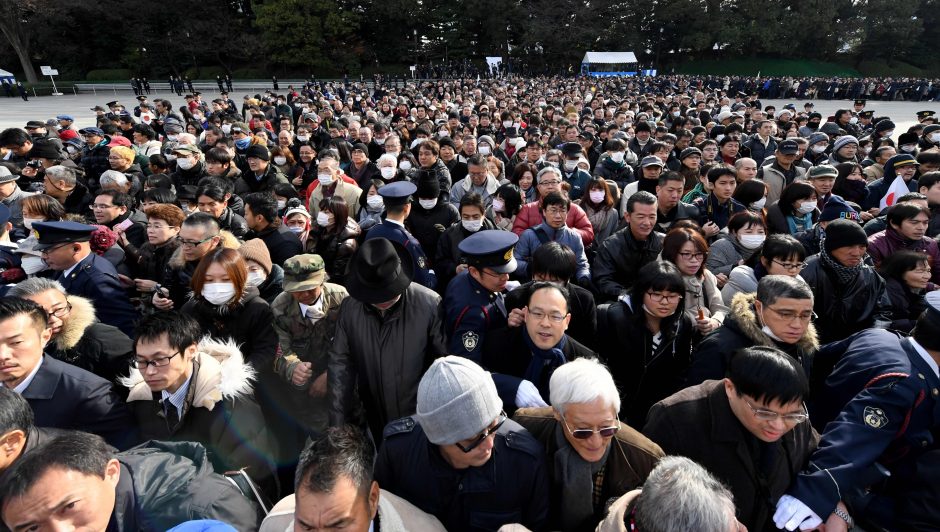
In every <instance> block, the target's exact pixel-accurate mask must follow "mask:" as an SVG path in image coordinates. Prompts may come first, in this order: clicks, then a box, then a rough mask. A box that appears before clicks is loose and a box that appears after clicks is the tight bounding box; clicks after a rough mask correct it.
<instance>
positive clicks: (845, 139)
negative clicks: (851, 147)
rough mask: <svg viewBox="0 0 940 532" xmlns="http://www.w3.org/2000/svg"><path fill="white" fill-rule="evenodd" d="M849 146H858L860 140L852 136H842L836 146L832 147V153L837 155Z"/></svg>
mask: <svg viewBox="0 0 940 532" xmlns="http://www.w3.org/2000/svg"><path fill="white" fill-rule="evenodd" d="M848 144H855V145H856V146H858V139H857V138H855V137H853V136H852V135H842V136H841V137H839V138H837V139H836V142H835V144H833V145H832V152H833V153H835V152H837V151H839V149H840V148H842V147H843V146H846V145H848Z"/></svg>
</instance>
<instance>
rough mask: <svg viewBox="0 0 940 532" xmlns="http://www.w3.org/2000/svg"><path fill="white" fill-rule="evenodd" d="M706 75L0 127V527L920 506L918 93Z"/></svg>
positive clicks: (516, 518) (670, 526)
mask: <svg viewBox="0 0 940 532" xmlns="http://www.w3.org/2000/svg"><path fill="white" fill-rule="evenodd" d="M712 81H715V80H714V79H712V80H706V79H698V80H695V79H690V78H662V79H660V78H648V79H642V80H629V79H607V80H596V79H560V78H558V79H547V78H533V79H522V78H505V79H492V80H484V81H434V82H419V83H417V84H407V85H404V86H399V87H395V86H390V85H383V84H378V85H377V86H375V87H374V88H371V89H366V87H365V85H362V84H355V83H353V84H339V83H337V84H332V83H323V84H316V83H308V84H306V85H305V86H303V87H300V88H298V90H294V88H293V87H291V88H289V89H288V91H286V92H267V93H265V94H256V95H246V96H245V97H244V99H243V100H242V101H241V102H236V101H234V100H232V99H231V98H230V97H229V95H228V94H227V93H225V92H223V93H222V94H221V96H220V97H218V98H214V99H212V100H211V101H205V100H203V95H202V94H199V93H198V92H196V93H192V94H187V95H186V96H185V103H184V104H183V105H182V106H176V105H175V104H174V102H171V101H170V100H167V99H162V98H158V99H155V100H154V101H152V102H151V101H149V100H148V97H147V96H146V95H144V94H141V95H139V96H138V97H137V100H138V102H137V103H136V104H135V105H133V106H126V107H125V106H124V105H122V104H121V103H120V102H118V101H112V102H109V103H107V104H106V106H98V107H96V108H94V109H92V111H94V113H95V116H94V118H93V119H94V121H95V125H94V126H88V127H83V128H80V129H78V130H76V129H75V127H74V126H73V124H74V123H75V122H76V117H75V116H70V115H59V116H56V117H55V118H54V119H51V120H43V119H41V118H43V117H36V118H37V120H34V121H29V122H28V123H26V124H25V125H24V127H23V128H10V129H6V130H3V131H2V132H0V283H2V297H0V380H2V382H3V386H0V520H2V522H3V523H4V524H5V525H6V526H7V527H8V528H9V529H11V530H14V531H20V530H46V529H50V530H52V529H56V530H58V529H63V528H67V527H77V528H81V529H83V530H96V531H104V530H169V529H172V530H180V531H185V530H220V531H221V530H232V529H235V530H240V531H241V530H265V531H268V530H270V531H283V530H285V529H292V530H320V529H332V528H337V529H345V530H356V531H361V532H365V531H366V530H409V531H415V530H473V531H476V530H500V529H502V530H535V531H540V530H565V531H569V530H570V531H577V530H600V531H619V530H643V531H644V532H646V531H664V532H666V531H676V530H702V531H729V530H744V529H745V528H746V529H748V530H752V531H755V530H776V529H786V530H797V529H800V530H810V529H816V528H817V527H821V526H824V527H825V530H827V531H831V530H846V529H849V528H852V527H853V526H854V525H855V523H858V524H859V526H860V527H862V528H864V529H865V530H928V529H936V528H937V527H938V526H940V513H938V510H937V508H940V504H938V503H940V495H938V492H937V489H936V486H935V484H936V483H935V482H934V480H935V479H936V478H937V477H936V475H937V471H938V470H940V449H938V447H937V442H936V440H935V439H934V437H933V434H934V433H935V432H936V430H937V429H940V422H938V421H937V420H938V419H940V406H938V395H940V391H938V390H940V369H938V361H940V291H936V289H937V287H938V284H937V283H938V282H940V248H938V244H937V240H936V237H937V235H938V234H940V125H938V124H937V123H936V120H935V118H934V112H933V111H930V110H925V111H923V112H919V113H917V116H916V118H917V123H916V124H915V125H914V126H912V127H910V128H909V129H907V130H905V131H898V130H896V129H897V127H896V125H895V122H894V121H893V119H898V120H902V119H903V120H907V119H908V117H893V118H892V117H887V116H876V115H875V113H873V112H872V111H870V110H866V109H865V107H866V101H865V100H864V97H866V96H868V97H873V96H874V95H875V94H874V93H872V92H871V90H870V88H869V86H867V85H866V86H862V87H861V90H862V92H858V91H855V89H854V88H852V89H851V90H852V91H855V92H852V93H851V94H853V96H856V97H857V99H855V100H854V102H852V101H850V102H847V103H848V105H847V106H846V108H844V109H840V110H838V111H837V112H836V113H834V114H833V115H832V116H822V115H821V114H820V113H817V112H815V111H814V105H813V103H812V101H808V100H807V98H809V97H810V95H809V94H807V92H806V91H803V90H802V89H801V85H800V84H797V83H796V80H790V81H793V83H790V81H786V80H783V81H785V82H784V83H781V85H780V87H778V88H779V90H781V91H783V92H780V93H772V94H771V93H767V96H769V97H781V98H796V97H798V98H800V100H799V101H798V102H794V103H793V104H787V105H785V106H783V107H780V108H775V107H773V106H764V105H762V104H761V102H760V101H759V99H758V98H759V95H760V94H765V93H764V92H757V91H764V90H767V89H768V88H770V89H773V87H772V86H768V87H764V88H761V89H758V88H755V86H754V85H751V84H750V83H751V82H753V81H754V80H745V85H740V86H739V85H738V83H739V82H740V81H741V80H740V79H739V80H735V81H734V82H731V81H730V80H728V79H726V80H725V81H724V82H723V83H717V84H716V83H712ZM719 81H720V80H719ZM851 83H860V82H851ZM863 85H864V84H863ZM814 87H818V86H814ZM852 87H855V85H852ZM774 90H775V89H774ZM930 90H932V89H930ZM930 90H929V91H928V93H927V94H928V95H929V94H933V93H932V92H930ZM876 92H877V91H876ZM845 94H849V92H845V93H844V92H842V89H841V88H840V90H839V92H833V93H832V97H834V98H841V97H843V96H844V95H845ZM816 96H817V97H821V94H819V93H817V94H816ZM175 103H176V104H178V103H180V102H179V101H177V102H175ZM77 118H78V121H79V122H83V123H84V122H89V123H90V122H91V121H92V117H91V115H89V116H88V119H87V120H86V118H85V117H77ZM174 527H176V528H174Z"/></svg>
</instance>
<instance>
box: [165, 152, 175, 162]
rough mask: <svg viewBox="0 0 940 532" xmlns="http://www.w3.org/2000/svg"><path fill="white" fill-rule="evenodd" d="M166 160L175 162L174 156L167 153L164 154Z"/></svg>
mask: <svg viewBox="0 0 940 532" xmlns="http://www.w3.org/2000/svg"><path fill="white" fill-rule="evenodd" d="M166 160H167V161H175V160H176V155H173V154H172V153H168V154H166Z"/></svg>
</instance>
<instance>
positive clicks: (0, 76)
mask: <svg viewBox="0 0 940 532" xmlns="http://www.w3.org/2000/svg"><path fill="white" fill-rule="evenodd" d="M0 79H5V80H7V81H16V76H14V75H13V74H12V73H10V72H7V71H6V70H3V69H2V68H0Z"/></svg>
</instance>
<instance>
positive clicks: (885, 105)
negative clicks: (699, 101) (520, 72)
mask: <svg viewBox="0 0 940 532" xmlns="http://www.w3.org/2000/svg"><path fill="white" fill-rule="evenodd" d="M234 92H235V96H234V100H235V101H236V102H240V100H241V94H239V92H238V91H234ZM217 95H218V93H215V92H205V93H203V98H204V99H206V100H212V99H213V98H215V97H216V96H217ZM160 97H165V98H167V99H169V100H170V101H171V102H173V106H174V107H179V106H180V105H183V102H184V100H183V98H181V97H179V96H176V95H175V94H169V93H166V94H156V93H154V94H152V95H151V96H150V98H151V100H152V99H153V98H160ZM115 98H117V99H119V100H122V101H123V103H124V105H126V106H128V107H130V108H133V107H134V104H136V101H135V100H134V96H133V95H132V94H128V93H126V92H125V93H123V94H122V95H120V96H115V95H114V94H111V93H100V94H98V95H91V94H82V95H78V96H74V95H73V96H44V97H40V98H32V99H30V101H28V102H24V101H23V100H22V99H20V98H15V99H14V98H5V97H0V129H3V128H8V127H23V126H24V125H25V124H26V122H27V121H28V120H47V119H49V118H53V117H55V116H56V115H57V114H70V115H72V116H74V117H75V120H76V122H75V125H76V126H77V127H78V128H81V127H86V126H92V125H94V122H95V113H94V112H93V111H91V108H92V107H94V106H95V105H104V104H105V103H106V102H109V101H111V100H114V99H115ZM762 103H763V104H764V105H770V104H773V105H776V106H777V109H780V108H781V107H782V106H783V105H785V104H787V103H794V104H796V107H797V109H798V110H802V109H803V103H804V102H803V101H802V100H801V101H795V100H763V101H762ZM814 103H815V104H816V110H817V111H819V112H820V113H822V115H823V117H826V116H830V115H832V114H834V113H835V111H836V110H837V109H840V108H851V102H848V101H839V100H815V101H814ZM866 108H867V109H871V110H874V111H875V116H882V115H887V116H890V117H891V119H892V120H894V122H895V123H896V124H897V133H898V134H900V133H903V132H904V131H906V130H907V128H908V127H910V126H911V125H912V124H914V123H915V122H916V117H915V113H917V112H918V111H922V110H927V109H932V110H936V111H937V112H938V114H940V104H938V103H937V102H879V101H871V102H869V103H868V106H867V107H866Z"/></svg>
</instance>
